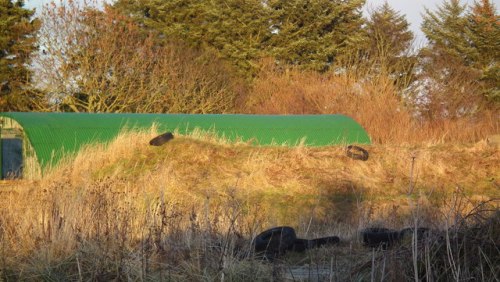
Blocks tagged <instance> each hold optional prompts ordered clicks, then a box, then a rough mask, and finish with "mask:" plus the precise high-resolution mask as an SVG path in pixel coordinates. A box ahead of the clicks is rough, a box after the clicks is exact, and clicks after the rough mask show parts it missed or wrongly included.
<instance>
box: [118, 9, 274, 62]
mask: <svg viewBox="0 0 500 282" xmlns="http://www.w3.org/2000/svg"><path fill="white" fill-rule="evenodd" d="M115 7H117V8H118V9H120V10H122V11H125V12H126V13H125V14H129V13H131V14H132V16H133V17H135V19H136V20H138V21H140V22H142V23H143V24H144V25H145V26H147V27H149V28H153V29H155V30H158V31H161V32H162V33H163V34H164V35H165V37H166V39H167V40H182V41H187V42H188V43H190V44H191V45H193V46H196V47H203V48H213V49H216V50H217V51H218V53H219V54H220V56H221V57H222V58H225V59H228V60H230V61H231V62H233V63H234V64H235V65H236V66H238V67H239V69H241V70H243V71H245V72H248V71H251V70H252V64H251V61H252V60H255V59H258V58H260V57H262V56H263V55H262V51H263V50H264V49H265V47H264V46H265V42H266V41H267V40H268V39H269V36H270V29H269V9H268V8H267V7H266V6H265V5H264V4H263V2H262V1H260V0H224V1H223V0H214V1H196V0H168V1H158V0H141V1H134V0H119V1H117V3H116V4H115Z"/></svg>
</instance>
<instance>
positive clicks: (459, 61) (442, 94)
mask: <svg viewBox="0 0 500 282" xmlns="http://www.w3.org/2000/svg"><path fill="white" fill-rule="evenodd" d="M466 11H467V7H466V6H465V5H461V4H460V2H459V1H458V0H445V1H444V2H443V4H442V5H441V6H439V7H438V8H437V11H435V12H432V11H430V10H428V9H427V10H426V14H425V15H424V22H423V24H422V31H423V32H424V33H425V35H426V37H427V39H428V40H429V45H428V46H427V47H426V48H423V49H422V50H421V62H420V63H421V66H422V72H421V75H420V77H419V80H420V84H419V85H418V86H417V90H423V91H420V92H422V93H419V95H420V97H418V98H419V99H416V100H415V101H417V104H418V106H419V107H420V108H421V110H420V111H421V112H423V113H424V115H425V116H428V117H431V118H456V117H459V116H464V115H475V114H477V113H478V112H480V111H482V109H483V108H485V107H486V108H490V109H493V110H497V109H498V105H499V104H498V97H497V94H496V93H498V76H496V75H495V74H496V73H497V72H498V54H499V52H498V48H499V45H498V42H499V40H498V38H499V37H498V28H499V27H498V24H499V22H498V16H497V15H496V14H495V12H494V8H493V6H492V5H491V4H490V3H489V1H482V2H481V3H478V2H476V3H475V4H474V7H473V9H472V12H471V13H469V14H467V13H466Z"/></svg>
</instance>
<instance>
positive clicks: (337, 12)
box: [269, 0, 364, 71]
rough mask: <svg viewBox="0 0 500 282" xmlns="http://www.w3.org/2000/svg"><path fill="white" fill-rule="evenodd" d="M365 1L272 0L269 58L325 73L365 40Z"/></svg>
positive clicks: (270, 2)
mask: <svg viewBox="0 0 500 282" xmlns="http://www.w3.org/2000/svg"><path fill="white" fill-rule="evenodd" d="M363 4H364V1H359V0H356V1H331V0H311V1H302V0H292V1H289V0H274V1H269V5H270V7H271V8H272V9H273V21H272V29H273V36H272V38H271V45H272V48H271V50H270V51H271V55H272V56H273V57H275V58H276V59H277V60H278V61H279V62H280V63H281V64H288V65H299V66H303V67H305V68H308V69H313V70H317V71H325V70H327V69H329V68H330V66H331V65H332V64H333V63H335V62H337V61H338V60H339V59H340V57H342V56H347V55H349V54H350V53H351V52H352V50H353V49H357V46H358V45H359V43H360V42H362V41H363V39H364V33H363V32H362V29H361V26H362V24H363V18H362V17H361V7H362V6H363Z"/></svg>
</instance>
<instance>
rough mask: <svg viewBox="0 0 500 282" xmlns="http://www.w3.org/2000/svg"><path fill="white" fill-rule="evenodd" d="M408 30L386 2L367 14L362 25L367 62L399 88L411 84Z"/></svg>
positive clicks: (400, 17)
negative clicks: (365, 32)
mask: <svg viewBox="0 0 500 282" xmlns="http://www.w3.org/2000/svg"><path fill="white" fill-rule="evenodd" d="M409 27H410V25H409V23H408V21H407V20H406V18H405V16H404V15H401V14H400V13H399V12H397V11H395V10H394V9H393V8H392V7H391V6H390V5H389V4H388V3H387V2H385V3H384V4H383V5H381V6H379V7H378V8H377V9H375V10H373V11H372V12H371V13H370V16H369V19H368V21H367V24H366V31H367V35H368V46H367V53H368V58H369V59H370V60H371V61H372V62H374V63H375V65H376V66H377V67H378V68H379V71H381V72H386V73H387V74H389V75H391V76H392V77H393V78H394V79H395V80H396V82H397V84H398V85H399V86H401V87H405V86H407V85H408V84H409V83H410V82H411V79H412V77H413V68H414V65H415V62H416V60H415V56H414V55H413V54H412V53H411V47H412V43H413V33H412V32H411V31H410V30H409Z"/></svg>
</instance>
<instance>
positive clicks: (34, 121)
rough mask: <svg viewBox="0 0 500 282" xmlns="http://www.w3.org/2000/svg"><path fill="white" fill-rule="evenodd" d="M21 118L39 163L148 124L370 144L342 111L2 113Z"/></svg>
mask: <svg viewBox="0 0 500 282" xmlns="http://www.w3.org/2000/svg"><path fill="white" fill-rule="evenodd" d="M0 116H5V117H9V118H11V119H13V120H15V121H17V122H18V123H19V124H20V125H21V126H22V128H23V130H24V133H25V135H26V137H27V138H28V140H29V142H30V143H31V145H32V146H33V148H34V150H35V152H36V155H37V158H38V161H39V162H40V165H41V167H42V168H43V167H46V166H47V165H51V164H55V163H57V161H59V160H60V158H61V157H62V155H63V154H67V153H74V152H77V151H78V150H79V149H80V148H81V147H82V146H83V145H85V144H89V143H94V142H108V141H111V140H112V139H114V138H115V137H116V136H117V135H118V134H119V133H120V132H121V131H122V130H123V129H127V130H133V129H149V128H151V127H152V126H153V124H156V125H157V128H158V130H159V132H160V133H163V132H166V131H174V130H176V129H177V130H178V131H179V133H181V134H186V133H189V132H192V131H193V130H194V129H201V130H207V131H213V132H214V133H216V134H217V136H219V137H225V138H227V139H229V140H232V141H234V140H237V139H241V140H243V141H249V140H254V143H255V145H274V144H278V145H281V144H286V145H289V146H294V145H297V144H299V143H300V142H301V140H302V139H305V140H304V141H305V142H304V143H303V144H304V145H306V146H328V145H335V144H347V143H349V144H350V143H358V144H369V143H370V138H369V137H368V135H367V134H366V132H365V130H364V129H363V128H362V127H361V126H360V125H359V124H358V123H356V122H355V121H354V120H353V119H351V118H349V117H346V116H343V115H286V116H285V115H280V116H278V115H232V114H227V115H226V114H223V115H194V114H89V113H0Z"/></svg>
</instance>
